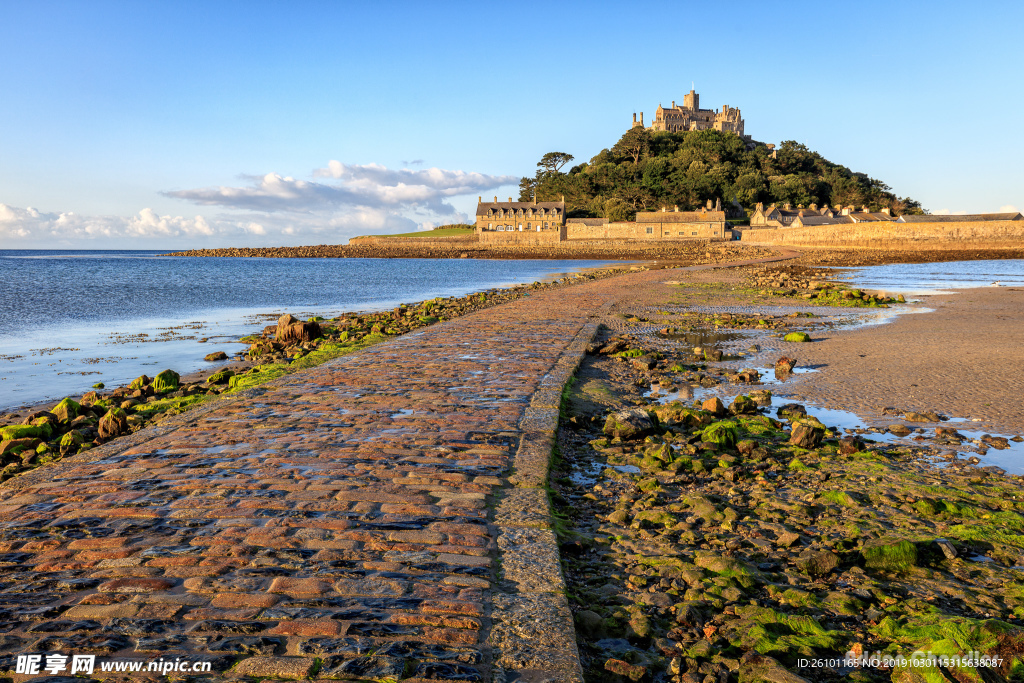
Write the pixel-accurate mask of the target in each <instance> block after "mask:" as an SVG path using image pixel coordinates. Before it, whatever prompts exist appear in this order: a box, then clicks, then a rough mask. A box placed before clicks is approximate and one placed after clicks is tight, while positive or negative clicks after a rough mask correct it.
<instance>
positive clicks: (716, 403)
mask: <svg viewBox="0 0 1024 683" xmlns="http://www.w3.org/2000/svg"><path fill="white" fill-rule="evenodd" d="M700 409H701V410H706V411H708V412H709V413H711V414H712V415H714V416H715V417H720V416H722V415H725V405H724V404H723V403H722V399H720V398H718V397H717V396H715V397H713V398H709V399H707V400H706V401H704V402H703V403H701V404H700Z"/></svg>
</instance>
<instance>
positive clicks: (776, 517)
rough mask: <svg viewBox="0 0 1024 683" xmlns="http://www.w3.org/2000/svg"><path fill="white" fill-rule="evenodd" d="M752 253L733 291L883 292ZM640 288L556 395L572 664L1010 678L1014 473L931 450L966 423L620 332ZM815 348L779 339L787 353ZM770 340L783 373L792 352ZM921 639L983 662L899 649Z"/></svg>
mask: <svg viewBox="0 0 1024 683" xmlns="http://www.w3.org/2000/svg"><path fill="white" fill-rule="evenodd" d="M746 270H747V273H746V275H747V279H746V281H747V283H748V288H747V289H737V288H733V289H731V290H730V299H731V300H730V301H729V302H728V303H729V304H732V305H733V306H734V307H735V306H736V304H738V303H740V301H744V300H745V301H748V302H749V301H750V300H751V299H755V300H760V298H763V297H764V296H765V295H767V296H769V297H775V298H778V297H782V298H786V299H789V300H791V301H807V302H808V303H811V301H810V300H811V299H817V300H820V301H818V305H820V304H825V305H830V304H836V305H844V306H848V305H850V303H851V302H854V301H855V302H857V303H858V304H860V305H862V306H871V305H872V303H874V305H876V306H877V305H890V304H889V303H884V304H879V303H878V300H877V299H875V301H874V302H871V301H870V297H869V296H865V295H864V294H861V296H859V297H855V294H854V293H853V292H851V291H850V290H849V289H848V288H846V287H844V286H841V285H840V286H836V287H831V288H830V287H827V286H826V283H824V282H817V283H816V282H814V280H813V279H811V278H813V277H821V276H827V272H825V271H824V270H823V269H821V268H820V265H815V266H814V267H813V268H806V269H805V268H802V267H801V266H792V265H790V264H786V265H783V266H779V267H769V268H768V269H767V270H765V269H764V268H761V267H754V268H749V269H746ZM674 282H675V281H673V283H671V284H674ZM687 284H689V285H690V286H691V287H692V288H694V290H696V291H699V288H700V286H701V285H700V283H699V282H690V283H687ZM794 285H795V286H794ZM811 285H814V286H811ZM766 290H767V291H766ZM829 292H835V294H830V293H829ZM807 294H813V295H814V296H813V297H807V296H806V295H807ZM830 299H835V301H830ZM716 301H717V302H719V303H724V302H723V301H722V300H721V298H719V299H717V300H716V299H714V298H712V299H711V301H710V303H711V304H712V305H711V306H710V308H712V309H715V308H716V306H715V303H716ZM656 308H657V306H656V305H650V306H637V305H636V304H634V305H632V306H625V307H624V308H623V310H622V311H621V313H620V316H619V318H618V319H617V320H614V321H612V322H610V323H609V325H608V326H606V327H605V328H604V330H603V331H602V332H601V333H600V334H599V336H598V338H597V340H596V341H595V343H594V344H592V345H591V347H590V348H589V349H588V351H589V355H588V356H587V358H586V360H585V361H584V362H583V364H582V365H581V367H580V370H579V371H578V373H577V375H576V378H575V381H574V383H573V384H572V385H571V387H570V388H568V389H567V391H566V392H564V393H563V404H562V420H561V426H560V431H559V450H558V458H557V459H556V461H555V463H554V467H553V472H552V489H553V493H552V500H553V503H554V505H555V509H556V514H558V515H559V517H560V518H561V520H562V524H561V527H560V537H559V543H560V548H561V550H562V562H563V571H564V574H565V576H566V579H567V583H568V590H569V595H570V602H571V604H572V608H573V611H574V614H575V620H576V626H577V643H578V646H579V648H580V651H581V655H582V659H583V664H584V668H585V671H586V680H587V681H592V682H595V683H613V682H615V683H617V682H619V681H671V682H673V683H695V682H701V683H709V682H711V681H722V682H725V681H736V680H738V681H740V682H741V683H748V682H757V681H786V682H788V683H799V682H801V681H890V680H891V681H900V682H901V683H924V681H967V680H978V681H996V680H1016V679H1015V678H1014V676H1016V673H1015V672H1017V671H1019V670H1020V667H1021V666H1022V664H1021V661H1022V653H1024V580H1022V578H1024V577H1022V575H1021V570H1020V567H1021V565H1022V563H1024V540H1022V539H1024V535H1022V534H1024V479H1022V477H1021V476H1019V475H1007V474H1006V473H1005V472H1003V470H1002V469H1000V468H998V467H993V466H985V465H984V464H983V463H979V460H978V458H976V457H974V458H971V459H961V458H956V457H955V455H954V456H952V457H951V458H950V457H946V458H945V459H941V458H940V459H937V458H936V449H935V448H933V447H931V444H946V445H949V444H961V443H966V441H965V437H964V436H963V435H962V434H960V433H959V432H958V431H957V428H956V425H953V424H952V423H947V422H944V421H943V420H944V419H945V416H944V415H941V414H936V413H935V412H934V411H933V412H931V413H928V414H921V413H913V412H906V413H900V415H902V417H903V419H902V420H901V421H900V424H894V425H891V426H890V427H889V428H884V429H877V428H872V429H852V428H837V427H835V426H830V425H827V424H823V423H822V422H820V421H819V420H817V419H815V418H814V417H813V412H814V411H809V410H808V409H807V408H808V407H805V406H804V405H802V404H798V403H792V404H788V405H778V403H779V402H778V401H775V402H773V401H772V389H773V388H774V386H775V385H772V386H766V385H762V384H761V382H760V380H761V379H762V378H761V376H760V373H759V372H758V371H757V370H753V369H749V370H735V369H731V368H730V367H729V365H730V364H719V363H718V362H717V361H719V360H721V359H722V357H723V354H722V351H721V350H720V349H716V348H715V345H714V344H712V345H705V346H704V347H703V348H699V349H695V348H691V347H688V346H687V343H686V341H685V340H684V339H683V338H680V341H678V343H675V344H672V342H671V340H672V338H673V335H674V333H678V332H679V330H678V329H672V328H663V329H662V330H661V333H659V336H658V338H659V339H660V340H661V341H660V342H659V343H658V344H657V345H656V346H652V345H651V343H650V341H651V340H650V337H649V335H648V334H637V333H635V332H633V330H644V329H648V328H649V327H650V325H651V324H652V323H654V324H658V322H659V321H658V320H650V319H648V318H647V317H645V316H650V312H651V311H652V310H653V309H656ZM720 308H721V309H727V308H729V305H728V304H727V305H725V306H721V307H720ZM660 312H661V313H669V312H670V311H665V310H663V311H660ZM686 322H687V324H688V327H689V329H705V330H708V331H713V332H715V333H717V334H728V333H729V332H730V331H732V330H737V331H739V330H748V331H749V330H758V329H760V330H762V331H763V333H764V335H765V337H764V338H765V339H768V338H769V337H771V338H774V337H775V336H776V335H785V334H787V333H788V332H789V330H790V329H799V330H804V331H807V332H810V333H811V335H812V336H814V337H816V338H818V337H821V336H822V335H825V334H828V330H829V327H828V326H827V325H824V324H823V321H822V320H820V319H815V318H814V317H810V318H808V317H806V316H797V317H793V318H783V319H779V318H777V317H776V318H772V316H766V315H765V314H763V313H762V314H754V313H751V314H729V313H714V314H710V313H708V314H688V315H687V317H686ZM680 337H681V335H680ZM787 338H788V337H787ZM751 342H752V343H753V344H754V346H752V347H751V349H750V351H751V352H752V353H755V354H756V353H757V351H758V348H757V344H758V339H757V337H754V338H752V339H751ZM762 343H764V342H762ZM809 346H812V345H810V344H797V343H791V344H789V346H788V347H787V348H788V349H792V352H791V353H787V354H786V355H787V356H791V355H798V356H802V355H803V353H801V351H800V349H805V348H807V347H809ZM734 360H735V359H734ZM741 360H742V359H741ZM774 360H775V367H774V372H775V374H776V375H777V376H778V375H784V374H785V373H787V372H790V371H792V370H793V369H794V366H797V367H798V366H799V361H796V360H794V359H793V358H791V357H779V358H776V359H774ZM820 372H822V373H825V372H828V369H827V368H825V369H822V370H821V371H820ZM712 389H716V390H717V391H711V390H712ZM846 390H847V392H856V388H855V387H852V386H847V387H846ZM702 391H704V392H706V393H705V396H707V398H705V399H704V400H697V401H693V400H691V399H692V398H693V396H695V395H698V396H699V395H700V393H701V392H702ZM712 394H715V395H712ZM723 394H724V395H725V396H726V400H725V401H723V400H721V399H720V398H719V397H718V395H723ZM673 399H675V400H673ZM809 413H810V414H809ZM890 421H892V418H890ZM926 424H932V425H934V427H927V428H921V427H919V425H921V426H924V425H926ZM898 428H899V429H898ZM887 433H891V434H892V435H894V436H899V435H902V436H914V440H912V441H910V440H908V441H899V442H894V441H892V440H891V439H882V438H880V437H883V436H886V435H887ZM1013 441H1016V442H1018V443H1020V442H1021V441H1024V439H1021V437H1020V436H1019V435H1018V436H1016V437H1015V438H1014V439H1013ZM1009 445H1011V444H1010V443H1008V442H1007V440H1006V439H998V438H995V437H993V438H992V439H990V441H989V442H988V443H987V444H986V446H987V447H993V448H1006V447H1007V446H1009ZM915 651H921V652H928V651H931V652H933V653H935V654H938V655H956V654H961V653H964V654H966V653H970V652H979V653H981V655H985V656H989V657H993V658H995V659H997V660H999V661H998V663H994V662H988V664H990V666H981V665H978V664H977V663H973V664H964V665H957V664H955V663H953V662H951V661H947V662H945V663H943V662H941V661H940V662H939V663H937V664H936V665H935V666H932V667H931V668H928V667H921V666H916V665H914V664H913V663H907V662H902V663H901V661H900V660H899V656H900V655H903V656H906V657H910V656H911V654H912V653H913V652H915ZM847 653H853V655H849V659H848V660H847V661H845V662H844V661H843V660H844V659H845V658H847V657H848V655H847ZM872 656H877V657H878V661H877V662H876V663H875V664H871V663H870V662H869V661H868V659H870V658H871V657H872ZM860 658H864V659H863V661H861V659H860ZM886 658H889V659H886ZM855 659H856V661H854V660H855Z"/></svg>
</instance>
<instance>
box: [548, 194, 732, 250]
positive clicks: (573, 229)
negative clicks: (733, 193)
mask: <svg viewBox="0 0 1024 683" xmlns="http://www.w3.org/2000/svg"><path fill="white" fill-rule="evenodd" d="M566 238H567V239H569V240H578V239H607V240H659V241H660V240H708V241H716V240H729V239H732V231H731V230H730V229H729V227H728V225H727V223H726V221H725V212H724V211H723V210H722V206H721V202H719V203H717V204H716V205H715V206H714V207H712V206H711V202H710V201H709V202H708V204H707V206H706V207H705V208H703V209H701V210H699V211H680V210H679V207H675V208H674V209H673V210H672V211H669V210H668V209H667V208H664V207H663V208H662V209H661V211H639V212H637V214H636V220H635V221H616V222H611V221H609V220H608V219H607V218H570V219H569V220H568V221H567V222H566Z"/></svg>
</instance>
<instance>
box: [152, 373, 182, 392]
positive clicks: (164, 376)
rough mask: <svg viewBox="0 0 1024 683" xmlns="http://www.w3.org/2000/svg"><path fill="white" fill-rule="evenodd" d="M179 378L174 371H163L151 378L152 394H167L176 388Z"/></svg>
mask: <svg viewBox="0 0 1024 683" xmlns="http://www.w3.org/2000/svg"><path fill="white" fill-rule="evenodd" d="M180 380H181V377H180V376H179V375H178V373H176V372H175V371H174V370H164V371H163V372H161V373H160V374H159V375H157V376H156V377H154V378H153V392H154V393H156V394H167V393H170V392H172V391H175V390H176V389H177V388H178V382H179V381H180Z"/></svg>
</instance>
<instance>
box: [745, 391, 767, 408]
mask: <svg viewBox="0 0 1024 683" xmlns="http://www.w3.org/2000/svg"><path fill="white" fill-rule="evenodd" d="M747 395H748V396H750V400H752V401H753V402H754V403H756V404H757V405H758V407H762V408H763V407H766V406H770V405H771V404H772V392H771V391H769V390H768V389H758V390H757V391H751V392H750V393H749V394H747Z"/></svg>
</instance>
